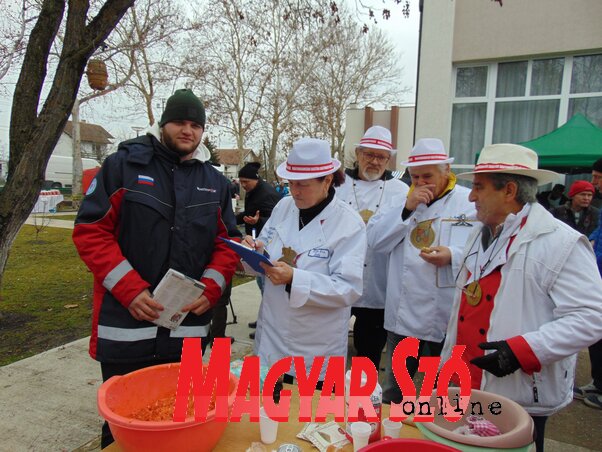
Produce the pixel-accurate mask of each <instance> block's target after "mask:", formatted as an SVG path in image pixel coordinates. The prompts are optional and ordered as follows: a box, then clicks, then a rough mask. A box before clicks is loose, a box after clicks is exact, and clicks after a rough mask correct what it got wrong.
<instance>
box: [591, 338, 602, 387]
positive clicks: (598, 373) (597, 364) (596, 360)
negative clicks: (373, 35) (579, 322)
mask: <svg viewBox="0 0 602 452" xmlns="http://www.w3.org/2000/svg"><path fill="white" fill-rule="evenodd" d="M589 362H590V363H591V365H592V378H593V380H594V386H595V387H596V388H598V389H599V390H600V391H602V339H600V340H599V341H598V342H596V343H595V344H594V345H590V347H589Z"/></svg>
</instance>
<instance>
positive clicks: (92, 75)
mask: <svg viewBox="0 0 602 452" xmlns="http://www.w3.org/2000/svg"><path fill="white" fill-rule="evenodd" d="M86 75H87V76H88V85H90V88H92V89H96V90H99V91H102V90H104V89H105V88H106V87H107V85H108V84H109V73H108V72H107V65H106V64H105V63H104V61H102V60H90V61H88V70H87V71H86Z"/></svg>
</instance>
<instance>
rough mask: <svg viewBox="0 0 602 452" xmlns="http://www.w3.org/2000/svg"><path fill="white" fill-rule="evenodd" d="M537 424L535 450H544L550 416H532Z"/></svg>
mask: <svg viewBox="0 0 602 452" xmlns="http://www.w3.org/2000/svg"><path fill="white" fill-rule="evenodd" d="M531 419H533V423H534V424H535V452H543V439H544V433H545V430H546V421H547V420H548V416H531Z"/></svg>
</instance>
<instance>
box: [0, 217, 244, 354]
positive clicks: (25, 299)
mask: <svg viewBox="0 0 602 452" xmlns="http://www.w3.org/2000/svg"><path fill="white" fill-rule="evenodd" d="M251 280H252V278H250V277H240V276H235V279H234V285H238V284H242V283H245V282H248V281H251ZM92 286H93V283H92V274H91V273H90V272H89V271H88V269H87V267H86V266H85V265H84V264H83V262H82V261H81V260H80V258H79V256H78V254H77V251H76V250H75V246H74V245H73V242H72V241H71V230H70V229H61V228H48V227H47V228H45V229H43V230H42V232H40V234H39V236H38V240H37V241H36V235H35V228H34V227H33V226H28V225H25V226H23V228H22V229H21V231H20V232H19V235H18V236H17V239H16V241H15V243H14V244H13V248H12V249H11V252H10V256H9V258H8V262H7V264H6V269H5V272H4V277H3V287H2V292H1V293H0V314H1V318H0V366H3V365H6V364H9V363H11V362H14V361H17V360H20V359H23V358H26V357H28V356H32V355H35V354H37V353H40V352H42V351H44V350H48V349H51V348H53V347H57V346H59V345H62V344H66V343H68V342H71V341H74V340H76V339H79V338H82V337H85V336H88V335H89V334H90V319H91V314H92Z"/></svg>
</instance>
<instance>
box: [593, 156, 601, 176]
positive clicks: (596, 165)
mask: <svg viewBox="0 0 602 452" xmlns="http://www.w3.org/2000/svg"><path fill="white" fill-rule="evenodd" d="M592 170H594V171H598V172H599V173H602V159H598V160H596V161H595V162H594V165H593V166H592Z"/></svg>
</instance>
